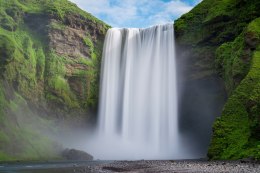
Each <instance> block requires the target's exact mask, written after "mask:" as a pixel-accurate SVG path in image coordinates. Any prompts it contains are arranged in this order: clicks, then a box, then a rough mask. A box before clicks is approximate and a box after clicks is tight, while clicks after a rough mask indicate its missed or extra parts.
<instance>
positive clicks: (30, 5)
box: [0, 0, 107, 161]
mask: <svg viewBox="0 0 260 173" xmlns="http://www.w3.org/2000/svg"><path fill="white" fill-rule="evenodd" d="M28 15H31V16H42V21H43V22H44V19H45V18H54V19H55V20H56V21H58V23H50V24H49V25H47V26H45V27H46V28H47V30H48V29H49V30H50V29H56V30H59V29H60V30H62V29H64V27H66V22H67V21H66V20H67V18H68V16H70V15H72V16H73V15H77V16H79V18H80V20H83V21H89V22H88V24H89V25H90V26H91V27H99V28H98V30H99V31H100V33H103V34H105V31H106V29H107V25H105V24H104V23H103V22H102V21H100V20H98V19H96V18H95V17H93V16H91V15H90V14H88V13H86V12H84V11H82V10H80V9H79V8H78V7H77V6H76V5H74V4H72V3H70V2H69V1H67V0H54V1H53V0H8V1H6V0H0V81H1V82H0V120H1V121H0V124H1V126H0V161H1V160H15V159H19V160H35V159H44V158H56V157H57V150H58V149H57V148H55V145H56V144H55V143H54V142H52V141H51V140H50V139H48V138H47V137H43V134H42V131H44V130H46V129H45V128H47V127H50V126H51V124H52V123H53V122H52V121H51V120H47V119H45V118H41V116H42V112H38V111H35V110H34V109H33V110H32V109H31V107H34V108H35V109H37V108H40V109H46V111H48V106H47V107H46V104H47V105H48V104H50V105H56V106H57V107H58V106H60V110H56V111H60V112H61V113H59V114H62V115H64V117H66V116H71V115H72V114H71V112H74V114H75V115H76V114H78V112H81V113H84V112H85V111H86V110H87V109H88V108H89V107H94V108H95V107H96V105H97V99H98V76H99V66H100V58H101V51H102V50H101V49H102V41H100V40H95V41H93V40H92V37H91V36H90V35H88V34H87V36H86V38H85V42H86V46H88V47H89V49H90V54H91V55H90V56H91V57H90V59H88V60H87V59H84V58H81V57H79V58H76V59H70V58H69V57H66V56H60V55H58V54H56V53H55V50H52V49H50V48H49V47H48V37H47V34H46V33H43V32H39V33H37V32H35V31H33V30H32V29H31V28H30V27H29V26H28V25H27V24H26V23H25V21H24V19H25V16H28ZM66 64H84V65H86V66H87V69H88V70H87V71H83V70H78V71H74V72H73V76H74V77H76V78H77V79H78V80H80V81H81V83H83V84H85V83H86V85H88V89H86V90H84V91H83V92H84V93H85V94H84V96H82V97H77V96H76V94H75V92H73V91H72V90H71V88H70V86H69V84H68V81H67V79H66V74H65V73H66V68H65V65H66ZM48 113H49V112H47V114H48ZM56 113H57V112H55V111H54V112H53V114H56ZM43 114H44V113H43ZM45 114H46V113H45ZM39 115H41V116H39ZM44 116H46V115H44ZM47 116H51V115H50V114H48V115H47ZM53 116H55V115H53ZM23 119H24V120H26V121H28V122H26V121H24V120H23ZM51 130H56V129H55V128H53V129H51Z"/></svg>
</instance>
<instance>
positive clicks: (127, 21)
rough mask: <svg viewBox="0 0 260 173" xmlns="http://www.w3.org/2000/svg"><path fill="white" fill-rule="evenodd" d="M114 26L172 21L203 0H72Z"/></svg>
mask: <svg viewBox="0 0 260 173" xmlns="http://www.w3.org/2000/svg"><path fill="white" fill-rule="evenodd" d="M70 1H72V2H74V3H76V4H77V5H78V6H79V7H80V8H81V9H83V10H85V11H87V12H89V13H91V14H92V15H94V16H96V17H97V18H99V19H101V20H103V21H104V22H106V23H107V24H109V25H111V26H113V27H120V28H122V27H127V28H145V27H149V26H153V25H156V24H163V23H170V22H173V21H174V20H175V19H177V18H179V17H180V16H181V15H182V14H184V13H186V12H188V11H190V10H191V9H192V8H193V7H194V6H195V5H196V4H198V3H199V2H201V0H70Z"/></svg>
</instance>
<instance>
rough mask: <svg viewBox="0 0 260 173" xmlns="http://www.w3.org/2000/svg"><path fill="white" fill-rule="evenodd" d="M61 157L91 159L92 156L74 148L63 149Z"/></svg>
mask: <svg viewBox="0 0 260 173" xmlns="http://www.w3.org/2000/svg"><path fill="white" fill-rule="evenodd" d="M62 157H63V158H65V159H67V160H93V156H91V155H90V154H88V153H86V152H85V151H81V150H76V149H65V150H64V151H63V152H62Z"/></svg>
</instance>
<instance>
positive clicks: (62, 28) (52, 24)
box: [50, 22, 66, 31]
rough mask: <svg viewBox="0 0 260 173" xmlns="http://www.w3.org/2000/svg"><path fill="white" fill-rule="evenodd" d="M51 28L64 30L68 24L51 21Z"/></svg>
mask: <svg viewBox="0 0 260 173" xmlns="http://www.w3.org/2000/svg"><path fill="white" fill-rule="evenodd" d="M50 28H51V29H56V30H62V31H63V30H65V29H66V25H64V24H61V23H58V22H51V24H50Z"/></svg>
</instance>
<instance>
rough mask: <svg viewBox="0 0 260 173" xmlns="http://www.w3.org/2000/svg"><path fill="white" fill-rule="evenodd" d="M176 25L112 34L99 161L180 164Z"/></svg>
mask: <svg viewBox="0 0 260 173" xmlns="http://www.w3.org/2000/svg"><path fill="white" fill-rule="evenodd" d="M174 43H175V42H174V29H173V24H166V25H159V26H155V27H151V28H147V29H135V28H132V29H117V28H112V29H110V30H109V31H108V32H107V35H106V39H105V44H104V49H103V61H102V71H101V75H102V76H101V90H100V102H99V117H98V129H97V130H98V132H97V133H98V134H97V139H96V140H91V141H92V142H93V143H92V144H91V141H90V143H89V144H88V146H89V147H90V149H89V151H91V154H93V155H94V157H95V158H97V159H178V158H183V157H185V152H184V151H181V147H180V146H179V145H180V143H179V142H180V138H179V135H178V134H179V133H178V115H177V112H178V111H177V87H176V86H177V85H176V67H175V45H174Z"/></svg>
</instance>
